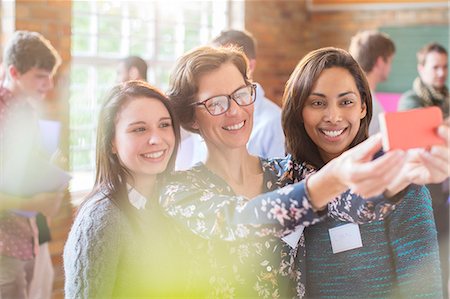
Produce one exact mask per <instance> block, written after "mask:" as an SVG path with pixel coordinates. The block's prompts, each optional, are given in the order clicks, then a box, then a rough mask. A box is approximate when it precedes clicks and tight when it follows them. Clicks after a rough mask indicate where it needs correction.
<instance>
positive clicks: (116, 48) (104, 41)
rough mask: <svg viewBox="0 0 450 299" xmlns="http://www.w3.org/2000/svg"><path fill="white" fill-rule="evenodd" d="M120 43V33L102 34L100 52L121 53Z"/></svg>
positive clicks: (99, 40) (99, 42)
mask: <svg viewBox="0 0 450 299" xmlns="http://www.w3.org/2000/svg"><path fill="white" fill-rule="evenodd" d="M120 45H121V40H120V36H119V35H110V36H101V37H99V38H98V53H99V54H120Z"/></svg>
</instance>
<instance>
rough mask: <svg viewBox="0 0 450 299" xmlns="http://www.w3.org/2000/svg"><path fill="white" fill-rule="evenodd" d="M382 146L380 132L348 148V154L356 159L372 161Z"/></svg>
mask: <svg viewBox="0 0 450 299" xmlns="http://www.w3.org/2000/svg"><path fill="white" fill-rule="evenodd" d="M381 146H382V144H381V134H379V133H378V134H375V135H373V136H370V137H369V138H368V139H367V140H365V141H364V142H362V143H360V144H358V145H357V146H355V147H354V148H352V149H350V150H348V151H347V152H346V154H347V155H350V156H352V157H353V158H354V160H360V161H370V160H372V157H373V156H374V155H375V154H376V153H377V152H378V151H379V150H381Z"/></svg>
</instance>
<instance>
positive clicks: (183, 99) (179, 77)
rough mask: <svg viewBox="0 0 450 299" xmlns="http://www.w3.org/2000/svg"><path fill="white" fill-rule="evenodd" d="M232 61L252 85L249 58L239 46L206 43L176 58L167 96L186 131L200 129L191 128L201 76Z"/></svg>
mask: <svg viewBox="0 0 450 299" xmlns="http://www.w3.org/2000/svg"><path fill="white" fill-rule="evenodd" d="M229 62H230V63H232V64H233V65H235V66H236V68H237V69H238V70H239V72H240V73H241V74H242V77H243V78H244V81H245V83H246V84H249V83H250V82H249V79H248V64H247V58H246V57H245V55H243V53H242V52H241V51H240V50H239V49H237V48H233V47H231V48H228V47H227V48H224V47H218V48H215V47H209V46H204V47H199V48H196V49H194V50H192V51H190V52H187V53H185V54H184V55H183V56H181V57H180V58H179V59H178V60H177V62H176V64H175V68H174V69H173V71H172V73H171V75H170V83H169V91H168V97H169V99H170V100H171V102H172V103H173V106H174V109H175V114H176V115H177V117H178V119H179V120H180V123H181V126H182V127H183V128H185V129H186V130H188V131H191V132H193V133H197V134H198V130H196V129H193V128H192V124H193V123H194V117H195V107H194V106H193V105H192V104H193V103H195V102H196V96H197V92H198V80H199V78H200V77H201V76H202V75H204V74H206V73H209V72H211V71H214V70H216V69H218V68H220V67H221V66H222V65H223V64H225V63H229ZM217 84H220V82H218V83H217Z"/></svg>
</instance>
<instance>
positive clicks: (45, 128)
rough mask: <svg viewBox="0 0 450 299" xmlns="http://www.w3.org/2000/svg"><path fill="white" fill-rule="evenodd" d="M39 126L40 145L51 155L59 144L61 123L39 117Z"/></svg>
mask: <svg viewBox="0 0 450 299" xmlns="http://www.w3.org/2000/svg"><path fill="white" fill-rule="evenodd" d="M39 128H40V131H41V137H42V138H41V141H42V146H43V148H44V150H45V151H46V152H47V153H48V154H49V155H52V154H53V153H54V152H56V150H57V149H58V146H59V136H60V132H61V123H60V122H59V121H54V120H47V119H40V120H39Z"/></svg>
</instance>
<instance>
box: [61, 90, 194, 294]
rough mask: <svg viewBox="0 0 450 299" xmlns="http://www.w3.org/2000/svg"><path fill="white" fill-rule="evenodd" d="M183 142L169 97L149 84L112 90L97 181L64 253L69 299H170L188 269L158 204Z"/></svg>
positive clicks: (101, 123)
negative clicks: (162, 187)
mask: <svg viewBox="0 0 450 299" xmlns="http://www.w3.org/2000/svg"><path fill="white" fill-rule="evenodd" d="M179 141H180V131H179V125H178V123H177V119H176V118H175V117H174V114H173V112H172V108H171V106H170V103H169V101H168V100H167V98H166V97H165V96H164V95H163V94H162V93H161V92H160V91H159V90H157V89H156V88H154V87H152V86H151V85H149V84H148V83H146V82H143V81H127V82H125V83H122V84H119V85H117V86H115V87H114V88H112V90H111V91H110V93H109V95H108V96H107V98H106V101H105V102H104V103H103V105H102V108H101V111H100V115H99V120H98V131H97V144H96V148H97V152H96V180H95V185H94V187H93V189H92V191H91V193H90V194H89V195H88V196H87V198H86V199H85V201H84V202H83V203H82V204H81V206H80V208H79V210H78V214H77V216H76V218H75V221H74V223H73V226H72V228H71V230H70V233H69V237H68V239H67V243H66V244H65V247H64V273H65V278H66V279H65V287H64V290H65V298H68V299H71V298H74V299H75V298H76V299H81V298H89V299H95V298H167V297H179V296H181V294H183V293H182V292H183V291H184V283H183V278H184V276H185V275H184V274H185V272H186V268H187V266H185V265H184V263H185V262H189V261H188V259H187V258H185V257H184V255H183V250H184V248H185V247H186V246H185V245H183V244H181V243H180V234H178V235H176V234H175V233H176V229H175V228H173V226H172V225H171V222H170V219H168V218H166V217H164V216H163V214H162V213H161V211H160V209H159V208H158V204H157V195H158V187H159V186H160V185H161V184H163V183H164V180H165V177H166V175H167V173H168V172H170V171H172V170H173V168H174V163H175V157H176V152H177V148H178V144H179Z"/></svg>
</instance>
